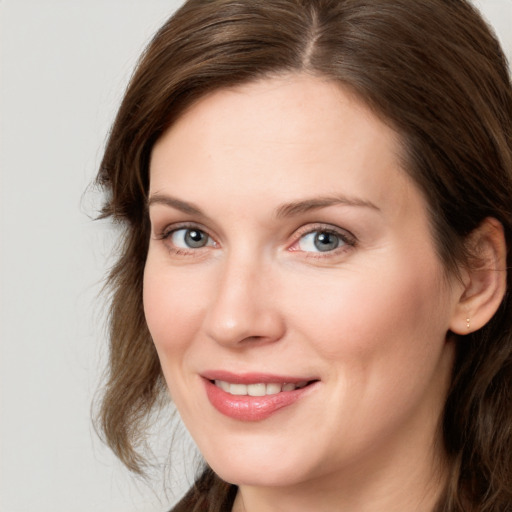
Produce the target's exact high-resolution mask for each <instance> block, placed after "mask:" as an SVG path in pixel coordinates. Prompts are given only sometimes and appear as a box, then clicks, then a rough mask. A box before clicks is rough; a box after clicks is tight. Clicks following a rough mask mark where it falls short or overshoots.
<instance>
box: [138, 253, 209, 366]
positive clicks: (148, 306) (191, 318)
mask: <svg viewBox="0 0 512 512" xmlns="http://www.w3.org/2000/svg"><path fill="white" fill-rule="evenodd" d="M205 287H206V281H205V280H203V279H201V278H200V276H198V275H196V274H195V273H194V272H189V271H187V272H180V271H176V269H172V268H169V267H168V266H167V265H165V264H159V262H158V261H154V260H152V259H151V257H150V256H149V257H148V261H147V264H146V268H145V271H144V293H143V302H144V313H145V316H146V322H147V324H148V328H149V331H150V333H151V336H152V338H153V342H154V343H155V346H156V349H157V351H158V354H159V356H160V360H161V361H162V360H163V359H169V361H173V358H172V356H173V354H177V353H180V352H181V351H183V350H185V349H186V347H187V345H188V343H189V342H190V340H191V339H192V338H193V336H194V335H195V333H196V332H197V330H198V329H199V328H200V325H201V316H202V310H203V309H204V308H202V306H201V297H205V296H206V293H207V292H206V290H205ZM167 356H169V357H167Z"/></svg>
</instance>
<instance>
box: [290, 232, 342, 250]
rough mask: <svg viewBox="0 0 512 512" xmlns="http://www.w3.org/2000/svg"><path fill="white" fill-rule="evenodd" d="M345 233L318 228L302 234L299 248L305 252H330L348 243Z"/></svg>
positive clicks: (298, 243) (298, 244)
mask: <svg viewBox="0 0 512 512" xmlns="http://www.w3.org/2000/svg"><path fill="white" fill-rule="evenodd" d="M347 243H348V242H347V240H346V238H345V237H343V235H341V234H339V233H335V232H333V231H328V230H325V229H324V230H317V231H311V232H309V233H306V234H305V235H303V236H301V237H300V238H299V240H298V242H297V248H298V250H300V251H304V252H329V251H334V250H335V249H338V248H339V247H342V246H343V245H346V244H347Z"/></svg>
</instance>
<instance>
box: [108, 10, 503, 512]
mask: <svg viewBox="0 0 512 512" xmlns="http://www.w3.org/2000/svg"><path fill="white" fill-rule="evenodd" d="M287 72H307V73H311V74H313V75H316V76H321V77H326V78H329V79H332V80H335V81H337V82H338V83H340V84H342V85H343V86H344V87H348V88H350V89H351V90H352V91H353V92H354V93H355V94H356V95H357V96H358V97H359V98H360V99H361V100H362V101H364V102H365V103H366V104H367V105H369V106H370V107H371V108H372V109H373V111H374V112H375V113H376V114H377V115H378V116H379V117H381V118H382V119H384V120H385V121H386V122H387V123H389V124H390V125H391V126H392V127H393V128H394V129H395V130H396V131H397V132H398V134H399V135H400V136H401V140H402V143H403V149H404V155H405V157H404V159H405V162H404V168H405V169H406V170H407V172H408V173H409V174H410V176H411V177H412V179H413V180H414V182H415V183H416V184H417V186H418V187H419V189H420V190H421V191H422V192H423V194H424V196H425V197H426V199H427V202H428V205H429V215H430V219H431V224H432V232H433V236H434V240H435V246H436V248H437V251H438V253H439V256H440V258H441V259H442V261H443V262H444V263H445V266H446V268H447V270H448V271H456V269H457V268H458V267H460V266H461V265H464V264H468V254H467V251H466V245H465V241H466V239H467V236H468V234H469V233H471V232H472V231H473V230H474V229H475V228H476V227H477V226H478V225H479V224H480V223H481V222H482V220H483V219H484V218H486V217H494V218H496V219H498V220H499V221H500V222H501V223H502V225H503V226H504V230H505V236H506V241H507V247H508V253H507V268H510V266H511V258H512V256H511V254H512V252H511V250H510V248H511V247H512V87H511V83H510V75H509V70H508V68H507V63H506V59H505V57H504V55H503V53H502V51H501V49H500V46H499V43H498V42H497V40H496V38H495V37H494V36H493V34H492V32H491V31H490V29H489V27H488V26H487V25H486V24H485V23H484V21H483V20H482V19H481V17H480V16H479V14H478V13H477V11H476V10H475V9H474V8H473V7H472V6H471V5H470V4H469V3H468V2H466V1H464V0H414V1H411V0H265V1H258V2H256V1H254V0H189V1H188V2H186V3H185V4H184V5H183V7H182V8H181V9H179V10H178V11H177V12H176V14H175V15H174V16H173V17H172V18H171V19H169V20H168V22H167V23H166V24H165V25H164V26H163V27H162V28H161V29H160V31H159V32H158V33H157V34H156V36H155V37H154V39H153V40H152V41H151V43H150V44H149V46H148V47H147V49H146V51H145V52H144V54H143V56H142V58H141V60H140V63H139V65H138V67H137V69H136V71H135V74H134V75H133V77H132V80H131V82H130V84H129V87H128V89H127V91H126V94H125V97H124V100H123V102H122V104H121V107H120V109H119V112H118V115H117V118H116V120H115V123H114V125H113V128H112V131H111V133H110V136H109V139H108V144H107V147H106V150H105V155H104V158H103V161H102V163H101V168H100V171H99V175H98V182H99V183H100V184H101V186H102V187H104V189H105V191H106V193H107V200H106V202H105V206H104V210H103V215H104V216H110V217H112V218H113V219H114V220H115V221H116V222H118V223H119V224H121V225H122V226H123V228H124V244H123V246H122V248H121V250H120V254H119V259H118V262H117V264H116V265H115V266H114V268H113V269H112V271H111V272H110V275H109V280H108V285H109V287H110V290H111V294H112V295H111V310H110V324H109V325H110V359H109V373H108V382H107V383H106V387H105V389H104V394H103V401H102V405H101V411H100V415H99V424H100V427H101V429H102V431H103V432H104V436H105V438H106V441H107V442H108V444H109V445H110V446H111V447H112V449H113V450H114V452H115V453H116V454H117V455H118V456H119V457H120V459H121V460H122V461H123V462H124V463H125V464H126V465H127V466H128V467H129V468H130V469H131V470H133V471H135V472H141V471H142V470H143V465H144V457H143V455H142V453H140V451H139V448H140V446H141V443H142V442H143V441H144V432H145V428H146V427H147V423H148V418H149V417H150V413H151V412H152V411H153V410H154V409H155V407H160V406H161V398H162V397H163V396H165V392H164V390H165V383H164V381H163V377H162V372H161V369H160V365H159V361H158V357H157V354H156V351H155V348H154V346H153V343H152V341H151V338H150V335H149V332H148V329H147V326H146V323H145V319H144V313H143V307H142V282H143V270H144V264H145V258H146V252H147V247H148V238H149V224H148V215H147V209H146V200H147V191H148V181H149V176H148V164H149V158H150V154H151V150H152V147H153V145H154V143H155V141H156V140H157V139H158V138H159V137H160V136H161V135H162V134H163V132H164V131H165V130H166V129H168V128H169V126H171V125H172V123H173V122H174V121H175V120H176V119H177V118H178V117H179V116H180V115H181V114H182V113H183V112H184V111H185V109H187V108H188V107H189V106H190V105H191V104H193V103H194V101H196V100H197V99H198V98H200V97H202V96H204V95H205V94H207V93H209V92H211V91H214V90H217V89H220V88H223V87H229V86H234V85H237V84H241V83H245V82H248V81H251V80H255V79H258V78H262V77H265V76H271V75H276V74H282V73H287ZM510 280H511V273H510V272H509V273H508V276H507V286H508V290H510V285H511V282H510ZM457 346H458V349H457V359H456V363H455V367H454V372H453V380H452V386H451V389H450V391H449V395H448V398H447V402H446V407H445V414H444V419H443V434H444V442H445V449H446V452H447V454H448V456H449V459H450V462H451V476H450V480H449V482H448V483H447V487H446V491H445V494H444V495H443V497H442V499H441V501H440V503H439V505H438V508H437V510H438V511H439V512H441V511H445V512H448V511H463V510H464V511H469V510H478V511H480V512H485V511H493V512H496V511H505V510H511V503H512V391H511V386H512V303H511V299H510V295H509V293H507V295H506V297H505V299H504V300H503V302H502V304H501V306H500V309H499V310H498V312H497V313H496V314H495V316H494V317H493V319H492V320H491V321H490V322H489V323H488V324H487V325H486V326H485V327H484V328H482V329H480V330H479V331H477V332H474V333H472V334H470V335H468V336H465V337H464V338H461V339H459V340H457ZM204 478H206V477H204ZM204 481H207V482H209V484H208V487H209V489H210V490H209V491H208V492H209V496H210V498H209V503H210V505H208V507H206V508H201V510H203V509H204V510H220V508H218V507H219V505H218V504H219V503H222V502H223V501H224V500H225V499H226V496H227V494H229V492H230V490H229V489H230V488H229V486H226V485H225V484H223V483H222V482H220V481H219V479H216V477H215V475H213V476H212V475H211V473H208V479H207V480H204V479H203V482H204ZM203 487H204V486H203ZM203 487H201V486H199V487H198V488H197V489H198V491H197V493H196V496H203V497H204V495H205V493H206V491H205V490H204V488H203ZM212 492H213V494H214V496H213V498H212V495H211V494H212ZM198 499H199V498H198ZM196 501H197V500H196ZM203 501H204V500H203ZM215 503H217V505H215ZM198 507H199V505H198ZM215 507H217V508H215ZM188 510H194V509H193V508H192V505H190V506H189V508H188Z"/></svg>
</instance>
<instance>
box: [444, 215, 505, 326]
mask: <svg viewBox="0 0 512 512" xmlns="http://www.w3.org/2000/svg"><path fill="white" fill-rule="evenodd" d="M467 244H468V249H469V252H470V255H471V258H470V260H471V261H470V262H469V264H468V268H465V269H464V270H463V273H462V274H463V277H462V281H463V293H462V295H461V296H460V298H459V302H458V304H457V305H456V308H455V311H454V315H453V316H452V321H451V325H450V329H451V331H452V332H454V333H457V334H469V333H470V332H473V331H476V330H478V329H480V328H481V327H483V326H484V325H485V324H486V323H487V322H489V320H490V319H491V318H492V317H493V315H494V313H496V311H497V310H498V308H499V306H500V304H501V301H502V300H503V297H504V295H505V291H506V287H507V264H506V261H507V247H506V242H505V235H504V232H503V226H502V225H501V222H499V221H498V220H496V219H494V218H492V217H488V218H486V219H485V220H484V221H483V222H482V223H481V224H480V225H479V226H478V227H477V228H476V229H475V230H473V231H472V232H471V233H470V234H469V236H468V238H467Z"/></svg>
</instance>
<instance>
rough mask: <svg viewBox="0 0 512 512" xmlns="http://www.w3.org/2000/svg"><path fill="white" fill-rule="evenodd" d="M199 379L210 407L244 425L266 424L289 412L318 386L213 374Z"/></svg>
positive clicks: (316, 381)
mask: <svg viewBox="0 0 512 512" xmlns="http://www.w3.org/2000/svg"><path fill="white" fill-rule="evenodd" d="M202 377H203V382H204V384H205V388H206V395H207V397H208V400H209V401H210V403H211V405H212V406H213V407H214V408H215V409H216V410H217V411H218V412H220V413H221V414H222V415H224V416H227V417H229V418H231V419H234V420H238V421H244V422H254V421H261V420H265V419H267V418H269V417H270V416H272V415H273V414H274V413H276V412H277V411H279V410H282V409H284V408H287V409H288V408H290V406H293V405H294V404H296V403H300V402H301V401H302V399H303V397H306V396H308V395H309V394H311V393H313V392H314V390H315V389H317V388H318V385H319V384H320V381H319V379H309V380H307V379H304V378H295V377H278V376H275V375H263V374H244V375H240V374H237V375H235V374H231V373H228V372H213V373H209V374H207V375H202ZM292 409H293V408H292Z"/></svg>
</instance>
